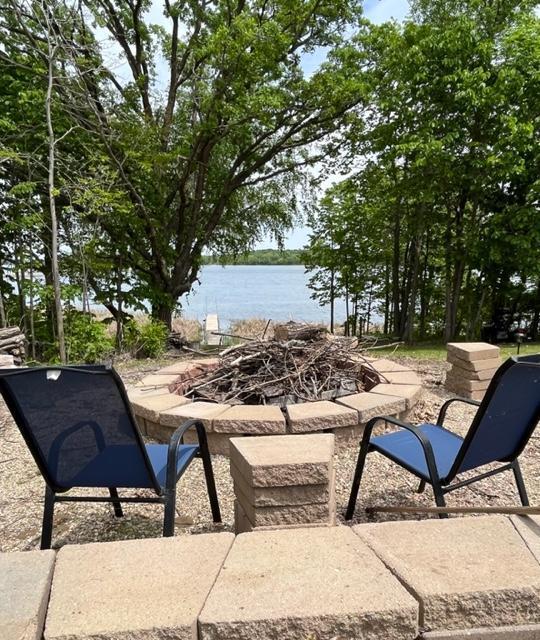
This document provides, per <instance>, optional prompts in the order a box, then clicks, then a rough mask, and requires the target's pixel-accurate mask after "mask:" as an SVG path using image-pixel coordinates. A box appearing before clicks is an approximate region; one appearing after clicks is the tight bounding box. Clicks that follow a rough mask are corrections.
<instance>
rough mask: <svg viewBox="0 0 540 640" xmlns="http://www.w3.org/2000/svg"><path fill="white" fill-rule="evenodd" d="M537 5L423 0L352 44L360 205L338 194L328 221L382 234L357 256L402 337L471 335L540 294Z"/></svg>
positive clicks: (352, 161)
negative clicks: (363, 106)
mask: <svg viewBox="0 0 540 640" xmlns="http://www.w3.org/2000/svg"><path fill="white" fill-rule="evenodd" d="M536 4H537V3H532V2H527V3H523V2H517V1H515V0H512V1H511V0H505V1H503V0H500V1H495V2H490V3H485V2H480V1H476V0H470V1H467V2H465V1H459V0H455V1H451V2H448V1H444V2H443V1H442V0H441V1H439V0H432V1H431V0H425V1H424V0H422V1H419V2H413V3H412V8H413V19H411V20H408V21H406V22H405V23H404V24H403V25H397V24H395V23H388V24H383V25H370V24H366V26H365V28H364V29H363V30H361V31H360V33H359V35H358V37H357V38H356V45H357V49H356V55H357V56H358V60H359V66H360V67H361V68H362V69H363V71H364V74H363V78H362V82H363V84H364V86H366V87H369V88H370V98H369V101H368V102H369V104H370V116H369V118H366V117H360V118H358V119H357V120H354V119H353V118H350V120H349V122H350V123H351V124H350V126H349V128H348V129H347V130H346V131H345V132H344V141H343V145H342V148H343V149H345V150H346V154H345V169H346V170H347V171H349V172H350V173H352V176H353V177H352V178H349V179H347V181H346V182H345V183H344V186H345V185H346V184H350V185H353V184H354V185H355V188H356V189H358V191H359V193H358V195H357V196H356V198H355V201H354V202H352V208H351V201H350V199H347V197H346V195H345V191H344V190H343V189H341V191H340V188H338V189H336V188H334V189H333V190H332V192H333V193H334V194H338V202H337V203H336V204H335V205H334V206H333V207H332V211H331V212H329V213H328V214H325V213H324V210H323V215H329V216H332V218H333V219H335V217H336V211H339V210H342V209H344V208H346V209H349V210H350V211H351V212H353V211H354V214H353V215H355V216H356V229H358V230H360V231H355V225H353V224H349V227H348V229H349V231H348V233H350V234H353V236H356V238H357V239H358V238H362V236H363V234H364V233H365V232H366V230H369V233H370V234H372V235H371V238H370V242H365V243H363V252H362V254H361V255H360V256H359V260H361V261H362V262H363V263H364V264H365V265H369V264H370V263H371V261H372V260H374V261H375V263H377V264H378V265H379V268H380V269H381V270H384V273H385V277H384V282H385V286H384V287H383V288H382V290H381V292H380V294H379V298H380V299H382V300H383V301H384V302H383V305H384V310H385V325H386V326H387V328H388V327H390V326H392V327H393V332H394V333H395V334H396V335H398V336H399V337H401V338H403V339H405V340H412V339H413V337H414V335H418V333H419V334H420V335H422V336H423V335H425V334H426V333H436V334H439V335H442V336H443V337H444V338H445V339H446V340H449V339H453V338H455V337H457V336H458V335H460V334H463V333H465V334H467V335H468V336H469V337H472V336H473V335H475V334H477V333H478V330H479V328H480V325H481V321H482V319H483V318H487V317H489V315H490V314H491V313H493V311H494V310H495V309H496V308H499V307H501V306H507V305H508V302H509V301H511V302H512V304H511V305H510V306H514V307H516V308H517V307H519V305H520V304H521V300H525V299H526V295H525V294H527V292H530V291H535V290H537V289H536V286H537V283H538V278H537V273H538V269H537V264H538V247H539V246H540V244H539V242H538V231H539V227H538V224H537V222H535V220H537V219H538V197H537V196H538V180H537V176H538V158H539V145H538V133H539V132H538V123H539V121H540V120H539V117H538V116H539V107H538V101H537V100H535V99H534V98H533V96H534V95H538V88H539V87H538V75H537V72H536V70H537V69H538V64H539V60H540V59H539V48H538V42H539V35H540V21H539V19H538V17H537V16H536V15H535V13H534V11H533V6H534V5H536ZM361 115H364V114H361ZM374 176H376V177H375V179H374ZM375 209H376V210H377V214H376V219H377V220H378V223H377V224H376V225H370V220H371V219H372V216H373V211H374V210H375ZM381 242H384V243H386V245H387V249H388V251H387V252H384V253H379V246H380V244H381ZM351 243H352V240H349V243H348V244H349V245H350V244H351ZM338 253H339V252H338ZM389 253H390V255H391V257H390V258H389ZM337 259H338V260H339V261H340V265H341V266H347V265H349V264H350V262H349V259H348V257H347V254H346V252H345V253H343V255H342V256H341V257H339V256H338V258H337ZM383 260H385V261H386V263H385V264H384V263H383V262H382V261H383ZM533 262H534V264H533ZM528 299H529V300H531V296H530V295H529V296H528ZM441 304H442V305H443V307H444V316H443V317H441V315H440V312H439V308H440V305H441ZM390 316H391V317H390Z"/></svg>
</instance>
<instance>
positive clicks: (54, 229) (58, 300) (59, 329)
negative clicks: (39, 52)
mask: <svg viewBox="0 0 540 640" xmlns="http://www.w3.org/2000/svg"><path fill="white" fill-rule="evenodd" d="M44 10H45V11H47V10H48V9H46V8H45V9H44ZM47 24H48V23H47ZM48 27H49V28H48V31H47V40H48V42H47V44H48V61H49V69H48V82H47V97H46V99H45V113H46V117H47V132H48V145H49V172H48V189H49V210H50V215H51V235H52V243H51V263H52V277H53V291H54V310H55V315H56V334H57V340H58V351H59V354H60V362H62V364H65V363H66V362H67V356H66V342H65V337H64V316H63V311H62V294H61V290H60V271H59V267H58V220H57V217H56V195H55V186H54V178H55V164H54V163H55V144H56V140H55V137H54V127H53V122H52V92H53V84H54V57H55V55H56V49H57V47H56V46H53V45H52V43H51V37H52V33H51V29H50V25H49V24H48Z"/></svg>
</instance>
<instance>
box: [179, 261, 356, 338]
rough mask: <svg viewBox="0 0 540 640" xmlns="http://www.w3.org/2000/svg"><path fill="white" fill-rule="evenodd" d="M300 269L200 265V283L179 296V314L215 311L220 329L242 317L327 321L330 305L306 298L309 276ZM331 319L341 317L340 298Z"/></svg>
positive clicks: (201, 314) (342, 305) (201, 315)
mask: <svg viewBox="0 0 540 640" xmlns="http://www.w3.org/2000/svg"><path fill="white" fill-rule="evenodd" d="M304 271H305V270H304V267H303V266H302V265H275V266H274V265H270V266H254V265H231V266H226V267H221V266H219V265H207V266H204V267H203V268H202V270H201V272H200V275H199V279H200V281H201V284H200V285H195V289H194V292H193V293H191V294H189V295H188V296H183V297H182V299H181V303H182V313H183V315H184V316H186V317H187V318H197V319H198V320H203V319H204V317H205V316H206V315H207V314H208V313H217V314H218V316H219V321H220V326H221V327H222V328H225V327H227V326H228V325H229V324H230V322H231V321H232V320H242V319H245V318H265V319H271V320H277V321H280V322H281V321H287V320H296V321H299V322H300V321H304V322H324V323H326V324H328V323H329V322H330V307H329V306H328V307H321V306H320V305H319V304H318V302H317V301H315V300H312V299H311V298H310V294H311V290H310V289H309V288H308V286H307V283H308V277H309V276H308V275H306V273H305V272H304ZM335 320H336V323H339V322H343V321H344V320H345V302H344V301H343V300H336V304H335Z"/></svg>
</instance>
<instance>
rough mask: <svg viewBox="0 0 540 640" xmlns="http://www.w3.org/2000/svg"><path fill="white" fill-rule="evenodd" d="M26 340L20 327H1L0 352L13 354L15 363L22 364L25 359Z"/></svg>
mask: <svg viewBox="0 0 540 640" xmlns="http://www.w3.org/2000/svg"><path fill="white" fill-rule="evenodd" d="M25 340H26V339H25V337H24V333H22V331H21V330H20V329H19V327H6V328H5V329H0V353H2V354H8V355H12V356H13V359H14V361H15V364H21V362H22V361H23V359H24V353H25V350H24V345H25Z"/></svg>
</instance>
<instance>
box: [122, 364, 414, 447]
mask: <svg viewBox="0 0 540 640" xmlns="http://www.w3.org/2000/svg"><path fill="white" fill-rule="evenodd" d="M365 360H366V361H367V362H369V363H370V365H371V367H373V368H374V369H375V371H376V372H377V373H378V374H379V377H380V379H381V382H380V383H379V384H375V386H373V387H372V388H371V389H369V391H364V392H362V393H351V394H350V395H344V396H341V397H339V398H336V399H335V400H334V401H331V400H318V401H313V402H299V403H296V404H290V405H287V406H286V407H284V408H283V409H282V408H281V407H279V406H271V405H247V404H246V405H242V404H239V405H233V406H231V405H229V404H223V403H213V402H204V401H202V402H201V401H191V400H190V399H189V398H186V397H184V396H182V395H177V394H175V393H171V391H174V390H175V389H176V388H177V386H178V381H179V379H185V377H186V375H187V376H189V375H191V374H195V373H197V375H200V373H201V372H200V370H201V369H203V370H204V369H206V370H211V369H215V367H216V366H217V364H218V359H217V358H204V359H203V358H201V359H196V360H190V361H183V362H179V363H177V364H173V365H170V366H168V367H165V368H163V369H160V370H158V371H156V372H155V373H153V374H151V375H148V376H146V377H145V378H143V379H142V380H141V381H140V382H139V383H137V385H136V386H135V387H134V388H132V389H130V390H129V391H128V394H129V399H130V401H131V404H132V407H133V410H134V413H135V415H136V417H137V420H138V423H139V426H140V428H141V430H142V432H143V433H144V434H145V435H147V436H149V437H150V438H153V439H155V440H158V441H163V442H166V441H168V440H169V438H170V436H171V434H172V433H173V431H174V430H175V429H176V428H177V427H179V426H180V425H181V424H182V423H183V422H184V421H185V420H188V419H190V418H197V419H200V420H201V421H202V422H203V423H204V425H205V427H206V430H207V433H208V443H209V446H210V451H211V453H214V454H221V455H226V456H228V455H229V438H231V437H239V436H252V435H257V436H260V435H276V434H288V433H294V434H298V433H314V432H327V433H334V435H335V437H336V447H337V449H338V451H339V448H340V447H343V446H347V445H348V444H350V445H351V446H356V445H357V443H358V439H359V437H360V436H361V434H362V431H363V428H364V425H365V423H366V422H367V421H368V420H369V419H370V418H372V417H374V416H376V415H393V416H401V417H403V416H404V415H405V414H406V413H407V412H408V411H409V410H410V409H411V408H412V407H413V406H414V404H415V403H416V402H417V400H418V397H419V395H420V393H421V384H420V379H419V377H418V376H417V374H416V373H415V372H414V371H412V370H410V369H408V368H407V367H404V366H402V365H399V364H396V363H395V362H392V361H391V360H387V359H382V358H381V359H376V358H365ZM185 441H186V442H188V443H189V442H195V441H196V434H195V431H194V430H193V431H190V432H188V433H187V434H186V438H185Z"/></svg>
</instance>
